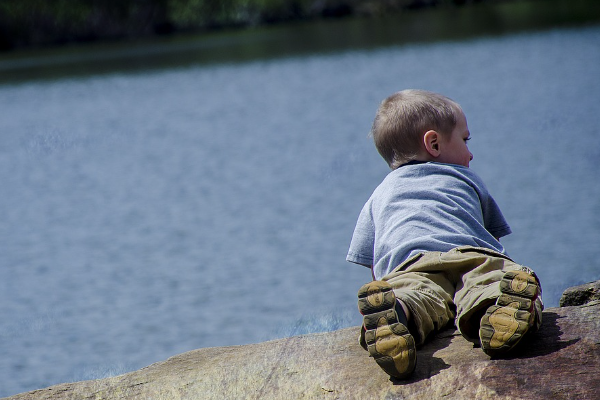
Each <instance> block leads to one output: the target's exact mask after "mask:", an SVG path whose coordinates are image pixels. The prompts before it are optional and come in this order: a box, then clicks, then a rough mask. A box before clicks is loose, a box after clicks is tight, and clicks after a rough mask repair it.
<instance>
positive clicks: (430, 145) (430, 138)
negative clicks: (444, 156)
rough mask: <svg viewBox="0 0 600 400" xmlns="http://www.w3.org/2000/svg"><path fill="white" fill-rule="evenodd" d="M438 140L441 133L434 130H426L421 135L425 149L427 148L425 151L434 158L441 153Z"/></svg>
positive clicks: (439, 140)
mask: <svg viewBox="0 0 600 400" xmlns="http://www.w3.org/2000/svg"><path fill="white" fill-rule="evenodd" d="M440 142H441V135H440V134H439V133H437V132H436V131H433V130H431V131H427V132H425V135H423V144H424V145H425V150H427V153H429V155H430V156H432V157H434V158H437V157H439V155H440V154H441V150H440Z"/></svg>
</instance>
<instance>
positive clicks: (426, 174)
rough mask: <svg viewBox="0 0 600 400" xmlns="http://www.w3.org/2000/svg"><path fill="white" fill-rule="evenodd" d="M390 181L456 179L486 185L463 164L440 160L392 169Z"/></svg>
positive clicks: (476, 184) (410, 181) (412, 163)
mask: <svg viewBox="0 0 600 400" xmlns="http://www.w3.org/2000/svg"><path fill="white" fill-rule="evenodd" d="M386 180H390V181H403V180H404V181H407V182H409V184H412V182H413V181H416V180H421V181H432V182H436V181H444V180H449V181H454V180H462V181H466V182H467V183H469V184H472V185H475V186H484V184H483V181H482V179H481V178H480V177H479V175H477V174H476V173H475V172H474V171H473V170H471V169H469V168H467V167H463V166H462V165H455V164H443V163H438V162H432V161H429V162H421V161H417V162H410V163H408V164H405V165H403V166H401V167H400V168H397V169H395V170H393V171H391V172H390V173H389V174H388V175H387V176H386V178H385V179H384V182H385V181H386Z"/></svg>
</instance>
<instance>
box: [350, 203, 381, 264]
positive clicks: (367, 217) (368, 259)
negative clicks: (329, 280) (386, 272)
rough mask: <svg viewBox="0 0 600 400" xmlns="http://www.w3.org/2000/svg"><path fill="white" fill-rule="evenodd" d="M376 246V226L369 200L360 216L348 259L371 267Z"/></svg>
mask: <svg viewBox="0 0 600 400" xmlns="http://www.w3.org/2000/svg"><path fill="white" fill-rule="evenodd" d="M374 248H375V228H374V226H373V218H372V214H371V207H370V203H369V202H367V204H365V206H364V207H363V209H362V211H361V212H360V215H359V216H358V221H357V222H356V227H355V228H354V234H353V235H352V241H351V242H350V249H349V250H348V255H347V256H346V260H347V261H350V262H353V263H356V264H360V265H364V266H365V267H371V266H372V265H373V259H374Z"/></svg>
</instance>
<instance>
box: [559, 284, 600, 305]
mask: <svg viewBox="0 0 600 400" xmlns="http://www.w3.org/2000/svg"><path fill="white" fill-rule="evenodd" d="M596 300H600V281H596V282H589V283H586V284H584V285H579V286H574V287H572V288H569V289H567V290H565V292H564V293H563V294H562V296H561V297H560V302H559V305H560V306H561V307H568V306H582V305H584V304H587V303H589V302H592V301H596Z"/></svg>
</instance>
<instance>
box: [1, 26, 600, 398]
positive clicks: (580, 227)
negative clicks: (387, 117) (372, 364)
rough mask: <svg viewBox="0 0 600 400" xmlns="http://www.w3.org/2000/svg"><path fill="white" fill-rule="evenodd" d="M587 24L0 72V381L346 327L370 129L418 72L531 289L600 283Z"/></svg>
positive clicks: (550, 291)
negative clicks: (143, 64)
mask: <svg viewBox="0 0 600 400" xmlns="http://www.w3.org/2000/svg"><path fill="white" fill-rule="evenodd" d="M599 43H600V26H595V27H587V28H577V29H562V30H550V31H544V32H540V33H528V34H518V35H511V36H503V37H495V38H494V37H488V38H480V39H469V40H463V41H460V42H440V43H433V44H421V45H402V46H389V47H383V48H377V49H374V50H345V51H343V52H337V53H329V54H321V55H309V56H303V57H298V58H294V57H288V58H283V59H275V60H268V61H254V62H245V63H238V64H221V65H213V66H207V65H205V66H202V65H194V64H189V65H187V66H184V67H172V68H169V69H164V70H154V71H147V72H143V71H138V72H135V73H134V72H130V73H125V72H123V73H118V72H115V73H111V74H104V75H94V76H79V77H76V78H61V79H56V80H45V81H31V82H22V83H17V84H5V85H2V86H0V110H2V111H1V118H0V135H1V143H2V145H1V146H0V182H2V195H1V196H0V212H1V215H2V224H1V225H0V243H1V247H2V251H1V252H0V320H1V321H2V324H1V325H0V354H1V357H0V396H7V395H11V394H14V393H17V392H21V391H26V390H32V389H36V388H41V387H45V386H49V385H52V384H56V383H61V382H66V381H74V380H82V379H93V378H101V377H106V376H111V375H116V374H120V373H124V372H127V371H130V370H133V369H138V368H141V367H143V366H146V365H149V364H151V363H153V362H156V361H161V360H164V359H166V358H167V357H169V356H172V355H175V354H178V353H181V352H184V351H187V350H192V349H196V348H200V347H208V346H224V345H235V344H245V343H251V342H258V341H263V340H267V339H272V338H276V337H282V336H286V335H290V334H299V333H305V332H311V331H318V330H326V329H337V328H340V327H345V326H350V325H358V324H359V323H360V318H359V316H358V315H357V312H356V311H355V309H356V306H355V293H356V290H357V289H358V287H360V285H361V284H362V283H364V282H366V281H368V280H369V279H370V274H369V271H368V270H366V269H365V268H362V267H360V266H355V265H352V264H349V263H347V262H346V261H344V259H345V254H346V250H347V246H348V243H349V240H350V236H351V234H352V229H353V227H354V223H355V221H356V217H357V215H358V212H359V210H360V208H361V206H362V204H363V203H364V201H365V200H366V199H367V197H368V196H369V195H370V193H371V191H372V190H373V188H374V187H375V186H376V185H377V184H378V183H379V182H380V180H381V179H382V178H383V177H384V176H385V174H386V173H387V169H386V165H385V164H384V162H383V161H382V160H380V158H379V156H378V155H377V153H376V151H375V150H374V148H373V145H372V144H371V142H370V140H369V139H368V138H367V137H366V136H367V132H368V130H369V127H370V124H371V121H372V118H373V115H374V112H375V110H376V108H377V105H378V103H379V101H380V100H381V99H382V98H384V97H385V96H387V95H388V94H390V93H391V92H393V91H396V90H399V89H403V88H408V87H414V88H424V89H429V90H434V91H439V92H442V93H444V94H447V95H448V96H450V97H452V98H454V99H456V100H457V101H458V102H459V103H461V104H462V105H463V108H464V110H465V112H466V114H467V117H468V119H469V126H470V129H471V132H472V134H473V141H471V142H470V147H471V150H472V151H473V153H474V155H475V159H474V161H473V163H472V164H471V166H472V168H473V169H474V170H475V171H476V172H478V173H479V174H480V175H481V176H482V177H483V178H484V180H485V181H486V182H487V183H488V186H489V188H490V190H491V192H492V193H493V194H494V195H495V197H496V199H497V201H498V203H499V204H500V206H501V207H502V208H503V210H504V213H505V216H506V217H507V219H508V220H509V222H510V223H511V225H512V228H513V231H514V233H513V235H511V236H509V237H508V238H506V239H505V240H503V242H504V243H505V246H506V247H507V248H508V250H509V253H510V254H511V255H512V256H513V257H514V258H515V259H516V260H518V261H520V262H521V263H523V264H526V265H529V266H531V267H533V268H534V269H535V270H536V271H537V272H538V274H539V275H540V277H541V279H542V282H543V284H544V300H545V302H546V303H547V305H549V306H556V305H557V304H558V299H559V297H560V294H561V292H562V290H563V289H565V288H566V287H568V286H572V285H574V284H579V283H584V282H587V281H591V280H595V279H599V278H600V261H599V260H600V246H599V245H598V244H599V243H600V185H598V183H599V181H598V176H597V173H596V170H597V164H598V160H600V135H598V133H597V129H598V126H600V112H599V109H598V104H600V79H599V77H600V46H599Z"/></svg>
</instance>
